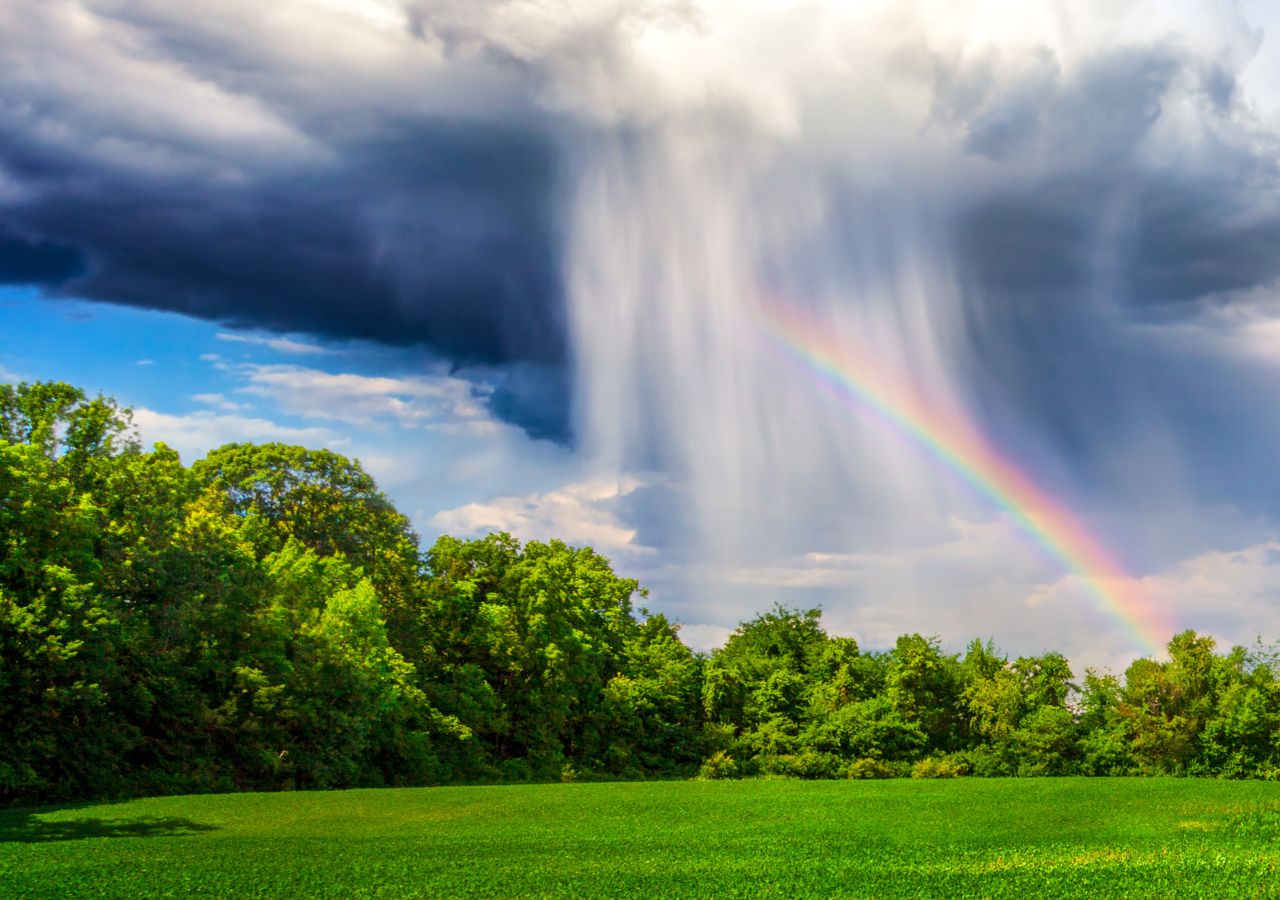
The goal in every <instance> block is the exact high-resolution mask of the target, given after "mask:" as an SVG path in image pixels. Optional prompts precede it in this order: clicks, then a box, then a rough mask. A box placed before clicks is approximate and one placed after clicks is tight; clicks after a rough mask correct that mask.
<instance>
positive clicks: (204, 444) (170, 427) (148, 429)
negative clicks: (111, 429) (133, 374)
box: [133, 407, 346, 462]
mask: <svg viewBox="0 0 1280 900" xmlns="http://www.w3.org/2000/svg"><path fill="white" fill-rule="evenodd" d="M133 421H134V425H135V426H136V427H137V429H138V433H139V434H140V435H141V436H142V439H143V441H144V442H146V443H147V444H152V443H155V442H157V441H163V442H164V443H165V444H168V445H169V446H170V447H172V448H174V449H175V450H177V451H178V452H179V453H181V454H182V457H183V458H184V459H185V460H187V461H188V462H191V461H192V460H195V459H199V458H200V457H202V456H204V455H205V454H206V453H208V452H209V451H210V450H212V449H214V448H216V447H220V446H222V445H223V444H228V443H235V442H244V441H253V442H266V441H282V442H287V443H291V444H302V445H304V446H311V447H315V446H324V447H338V446H341V445H342V444H344V443H345V442H346V440H345V438H343V437H342V436H341V435H338V434H335V433H334V432H332V431H330V430H328V429H326V428H314V427H303V428H294V427H290V426H288V425H281V424H279V423H278V422H273V421H271V420H270V419H263V418H257V417H247V416H239V415H231V414H220V413H215V412H211V411H206V410H201V411H199V412H194V413H189V414H187V415H170V414H168V413H162V412H157V411H155V410H153V409H147V408H146V407H142V408H139V409H135V410H134V411H133Z"/></svg>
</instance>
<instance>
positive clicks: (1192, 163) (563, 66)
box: [0, 0, 1280, 669]
mask: <svg viewBox="0 0 1280 900" xmlns="http://www.w3.org/2000/svg"><path fill="white" fill-rule="evenodd" d="M1278 149H1280V12H1278V11H1277V10H1276V8H1275V7H1274V5H1273V4H1268V3H1265V2H1261V0H1249V2H1225V0H1224V2H1211V0H1198V2H1192V0H1184V2H1172V3H1170V2H1163V3H1147V2H1139V0H1129V2H1122V3H1116V2H1109V3H1102V2H1098V3H1093V2H1079V3H1071V4H1063V3H1057V2H1027V3H1021V4H1018V5H1017V7H1016V9H1011V8H1010V7H1009V5H1008V4H1001V3H996V2H984V0H953V2H948V3H942V2H931V0H899V2H866V3H859V4H844V3H827V2H819V0H807V2H806V0H790V2H788V0H738V2H727V0H651V2H645V3H636V2H621V0H541V2H534V0H463V2H458V0H434V2H420V0H406V2H403V3H401V2H392V0H280V2H276V3H272V4H261V3H250V2H247V0H217V2H210V3H205V4H199V8H198V9H196V8H195V7H192V6H191V5H190V4H185V3H175V2H162V0H132V2H118V0H11V2H8V3H6V4H4V5H3V8H0V376H2V377H4V378H5V379H9V380H38V379H59V380H65V381H69V382H72V383H75V384H78V385H80V386H82V387H84V388H86V389H88V390H89V391H91V392H102V393H105V394H108V395H111V396H114V397H116V398H117V399H119V400H120V401H121V402H122V403H124V404H127V405H129V406H130V407H132V408H133V410H134V418H135V422H136V424H137V427H138V430H139V432H140V434H141V435H142V437H143V438H144V440H145V441H147V442H155V441H163V442H165V443H167V444H169V445H170V446H173V447H175V448H176V449H178V450H179V451H180V452H181V454H182V456H183V458H184V459H185V460H186V461H188V462H190V461H193V460H195V459H197V458H199V457H200V456H201V455H202V454H203V453H205V452H207V451H208V450H209V449H211V448H213V447H216V446H219V445H220V444H222V443H226V442H230V441H267V440H280V441H287V442H290V443H298V444H304V445H308V446H324V447H329V448H332V449H334V450H337V451H339V452H342V453H344V454H347V455H349V456H352V457H356V458H358V459H359V460H360V461H361V462H362V464H363V465H364V466H365V467H366V468H367V469H368V470H369V471H370V472H371V473H372V474H373V475H374V476H375V477H376V478H377V480H378V482H379V484H380V485H381V487H382V488H383V489H384V490H385V491H386V492H387V494H388V495H389V496H390V497H391V498H392V499H393V500H394V501H395V502H396V504H397V505H398V506H399V508H401V509H402V510H403V511H404V512H405V513H406V514H408V515H409V516H410V517H411V519H412V521H413V523H414V526H415V528H416V529H417V531H418V532H419V534H420V535H421V536H422V537H423V540H424V542H428V543H429V542H430V541H431V540H433V539H434V537H435V536H437V535H439V534H442V533H451V534H457V535H481V534H484V533H486V532H488V531H490V530H506V531H509V532H511V533H512V534H515V535H516V536H517V537H520V538H522V539H526V540H528V539H549V538H553V537H556V538H561V539H564V540H566V541H569V542H570V543H574V544H590V545H592V546H594V547H596V548H597V549H598V550H600V551H601V552H602V553H604V554H605V555H607V556H609V557H610V559H612V560H613V562H614V564H615V568H616V569H617V570H619V571H620V572H621V573H623V574H626V575H629V576H634V577H637V578H639V579H640V580H641V582H642V583H643V584H644V585H646V586H647V587H648V588H649V589H650V596H649V597H648V598H647V600H645V601H644V603H645V604H646V605H647V606H648V607H649V608H651V609H653V610H655V611H662V612H665V613H667V614H668V615H670V616H671V617H673V618H675V619H677V620H679V621H680V622H682V623H684V626H683V627H684V631H683V634H684V636H685V638H686V640H687V641H689V643H690V644H691V645H693V646H695V647H697V648H698V649H708V648H710V647H713V646H715V645H717V644H718V643H719V642H722V641H723V640H724V639H725V637H726V636H727V635H728V634H729V632H730V631H731V630H732V628H733V627H734V626H735V625H736V624H737V623H738V622H739V621H742V620H743V619H745V618H749V617H751V616H753V615H755V614H756V613H758V612H760V611H762V610H765V609H767V608H769V607H770V606H771V605H772V604H774V603H784V604H788V605H791V606H801V607H808V606H813V605H821V606H822V608H823V609H824V615H825V621H826V622H827V625H828V627H829V628H831V629H832V630H833V631H837V632H839V633H843V634H850V635H853V636H855V637H856V638H857V639H858V640H859V641H860V643H862V644H863V645H864V646H867V647H873V648H883V647H887V646H890V645H891V644H892V641H893V639H894V637H895V636H896V635H898V634H901V633H905V632H913V631H914V632H921V633H925V634H936V635H938V636H939V637H940V638H941V639H942V641H943V643H944V645H946V646H948V647H949V648H951V649H956V650H958V649H961V648H962V647H963V644H964V643H965V642H967V641H968V640H969V639H970V638H971V637H977V636H981V637H986V636H990V637H992V638H993V639H994V640H995V642H996V644H997V645H999V646H1001V647H1003V648H1005V649H1006V650H1007V651H1009V652H1012V653H1036V652H1042V651H1044V650H1046V649H1058V650H1062V651H1064V652H1066V653H1067V654H1068V655H1069V656H1070V657H1071V658H1072V659H1073V661H1076V662H1077V664H1078V667H1083V666H1085V665H1097V666H1106V667H1111V668H1113V669H1119V668H1122V667H1123V666H1124V665H1125V664H1127V662H1128V661H1129V660H1131V659H1132V658H1134V656H1135V655H1137V654H1139V653H1146V652H1149V650H1150V647H1151V645H1159V644H1160V643H1162V642H1163V641H1164V640H1167V638H1168V636H1169V634H1171V633H1172V631H1173V630H1174V629H1181V628H1187V627H1192V628H1196V629H1198V630H1200V631H1203V632H1207V633H1210V634H1213V635H1214V636H1215V637H1217V638H1218V639H1219V640H1220V641H1221V642H1222V643H1223V644H1224V645H1231V644H1235V643H1243V644H1246V645H1247V644H1250V643H1252V642H1253V640H1254V639H1255V638H1256V637H1259V636H1261V637H1263V638H1265V639H1267V640H1273V639H1277V638H1280V527H1278V524H1277V523H1278V521H1280V478H1277V477H1276V474H1275V460H1276V458H1277V453H1276V450H1277V448H1278V447H1280V415H1277V413H1278V412H1280V408H1277V405H1278V404H1280V400H1277V399H1276V398H1278V397H1280V391H1277V390H1276V386H1277V382H1278V379H1280V284H1278V279H1280V172H1278V171H1277V150H1278ZM788 317H792V318H795V319H796V320H797V321H800V320H802V321H804V322H807V323H809V326H810V331H811V332H812V333H813V334H814V335H818V336H820V337H821V341H822V342H825V343H828V344H829V345H830V347H829V349H831V351H832V353H833V354H834V355H835V356H836V357H838V358H839V359H840V360H843V365H844V366H845V369H844V371H845V374H846V375H847V374H848V373H850V372H860V373H862V374H863V375H865V374H866V372H868V371H870V370H871V369H874V370H875V371H876V372H878V373H880V374H879V375H877V376H876V379H877V380H875V381H874V383H873V384H872V385H871V386H872V387H873V388H875V390H873V391H872V392H871V393H873V394H875V393H877V391H878V396H879V397H880V398H881V399H882V400H883V399H884V398H886V397H887V398H890V399H891V400H892V402H891V403H890V404H889V405H890V406H891V407H894V408H895V409H896V410H897V412H898V413H901V412H902V410H903V409H907V408H909V407H910V408H914V406H913V405H915V406H918V407H919V408H922V409H928V410H931V411H932V412H931V413H930V414H929V417H932V424H935V425H936V424H938V423H942V422H952V423H956V422H958V423H961V424H960V425H957V426H954V427H952V428H951V430H950V431H947V432H946V434H944V437H945V436H946V435H948V434H949V435H950V437H951V438H952V439H953V444H952V449H954V448H955V446H956V445H955V444H954V439H955V436H956V434H958V433H959V431H963V432H965V433H972V434H974V435H979V436H981V441H982V442H985V444H986V445H987V446H989V447H990V448H992V455H993V457H995V458H998V459H999V460H1001V461H1002V464H1007V465H1008V467H1009V468H1010V470H1011V471H1016V472H1018V473H1019V477H1022V478H1025V479H1026V480H1027V481H1028V482H1029V483H1033V484H1034V485H1035V486H1036V490H1037V492H1038V496H1040V497H1041V498H1042V499H1043V503H1042V506H1043V508H1041V509H1030V508H1029V507H1026V506H1025V504H1024V506H1022V507H1019V506H1018V505H1017V504H1016V503H1015V504H1013V505H1012V506H1010V505H1008V504H1005V505H1002V504H1001V503H1000V502H998V500H993V498H992V495H991V492H990V491H987V492H985V493H984V491H983V490H982V489H981V486H980V485H976V483H975V481H974V479H973V478H972V477H967V476H966V475H965V472H964V469H965V465H966V464H967V463H966V461H965V460H963V459H962V460H961V464H959V465H957V464H956V463H955V462H954V461H953V462H948V461H947V460H946V459H945V458H944V457H945V454H943V455H939V453H938V452H935V451H932V450H930V448H929V446H927V444H926V443H925V442H922V441H921V440H920V439H919V437H918V436H917V437H913V436H912V435H911V433H910V431H911V428H910V427H904V426H903V424H902V422H903V420H902V416H901V415H899V416H898V418H897V420H895V419H894V416H893V415H886V414H885V413H884V411H883V410H881V411H879V412H877V410H876V408H875V404H874V403H872V402H870V401H868V399H867V396H866V392H864V394H863V395H862V396H861V398H860V397H859V396H857V395H856V392H853V393H851V392H850V391H849V390H848V389H847V388H845V389H842V388H840V386H839V385H837V384H834V383H833V381H832V379H831V378H830V377H826V376H824V375H823V373H822V371H820V370H819V369H817V368H815V367H814V365H813V364H812V359H811V357H812V353H808V350H812V349H813V348H812V347H810V348H808V350H806V349H805V348H801V350H802V352H800V353H796V352H794V349H795V348H792V349H790V350H789V349H788V346H787V342H786V340H785V339H784V338H782V337H780V335H781V334H782V330H781V328H780V326H779V325H778V323H779V322H780V321H782V320H783V319H787V318H788ZM814 340H818V337H815V338H814ZM806 353H808V355H807V356H806ZM868 367H870V368H868ZM846 380H847V379H846ZM866 386H867V384H866V383H864V384H863V387H866ZM894 398H896V399H894ZM908 418H909V417H908ZM895 421H896V424H895ZM909 424H910V423H908V425H909ZM924 424H930V423H929V422H926V423H924ZM957 429H959V431H957ZM944 431H945V429H944ZM943 443H944V444H946V441H945V440H944V441H943ZM972 462H973V460H972V459H970V460H968V463H972ZM969 468H970V469H972V466H969ZM970 474H972V473H970ZM1028 496H1029V495H1028ZM1053 511H1064V512H1063V513H1062V514H1063V515H1065V516H1067V517H1068V518H1069V519H1070V520H1071V521H1072V522H1074V523H1075V524H1076V525H1078V526H1079V530H1080V532H1081V533H1082V534H1085V535H1087V542H1088V543H1089V546H1090V547H1094V548H1096V550H1097V553H1096V554H1094V555H1095V556H1099V555H1100V556H1102V557H1105V558H1106V559H1107V560H1108V561H1109V562H1108V565H1111V564H1114V565H1113V569H1114V570H1113V571H1112V570H1109V572H1110V574H1109V575H1108V576H1107V577H1106V578H1105V579H1102V580H1099V579H1098V578H1097V577H1094V576H1096V574H1097V567H1096V566H1092V565H1085V566H1083V568H1082V571H1081V570H1077V569H1079V568H1080V567H1077V568H1073V564H1072V563H1073V559H1071V558H1064V557H1063V555H1062V554H1058V555H1055V552H1053V550H1052V548H1049V549H1048V550H1046V546H1047V545H1046V539H1045V538H1044V534H1039V535H1038V534H1037V530H1038V526H1037V523H1041V524H1043V523H1048V524H1047V525H1045V528H1044V529H1042V530H1043V531H1045V532H1046V533H1050V538H1052V537H1053V536H1054V534H1055V533H1056V532H1054V522H1059V524H1060V522H1061V521H1065V520H1062V519H1052V518H1051V517H1050V518H1046V516H1047V515H1048V514H1049V513H1051V512H1053ZM1021 514H1026V515H1023V517H1022V518H1020V515H1021ZM1028 523H1030V526H1029V525H1028ZM1064 527H1065V526H1064ZM1058 536H1059V537H1060V536H1061V535H1060V534H1058ZM1050 543H1051V541H1050ZM1086 555H1088V554H1086ZM1067 556H1068V557H1070V556H1071V554H1070V553H1068V554H1067ZM1090 558H1093V557H1090ZM1076 561H1077V562H1078V560H1076ZM1091 579H1092V580H1091ZM1139 605H1143V606H1145V607H1146V608H1148V609H1149V610H1152V611H1154V612H1152V615H1151V616H1149V617H1148V618H1147V619H1146V620H1145V624H1144V623H1143V622H1142V621H1139V620H1141V619H1142V617H1141V616H1139V615H1138V614H1137V613H1136V612H1135V610H1136V609H1137V607H1138V606H1139Z"/></svg>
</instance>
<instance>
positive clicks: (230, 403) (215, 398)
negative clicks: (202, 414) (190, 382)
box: [191, 393, 253, 412]
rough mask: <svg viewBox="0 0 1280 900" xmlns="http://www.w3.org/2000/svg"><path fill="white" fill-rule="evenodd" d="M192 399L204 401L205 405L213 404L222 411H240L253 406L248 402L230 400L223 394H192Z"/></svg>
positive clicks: (199, 401) (198, 401)
mask: <svg viewBox="0 0 1280 900" xmlns="http://www.w3.org/2000/svg"><path fill="white" fill-rule="evenodd" d="M191 399H192V400H194V401H196V402H197V403H203V404H204V405H205V406H212V407H214V408H215V409H218V410H221V411H222V412H240V411H242V410H246V409H252V408H253V407H252V406H251V405H250V404H248V403H236V402H235V401H234V400H228V399H227V398H226V397H224V396H223V395H222V394H217V393H214V394H192V395H191Z"/></svg>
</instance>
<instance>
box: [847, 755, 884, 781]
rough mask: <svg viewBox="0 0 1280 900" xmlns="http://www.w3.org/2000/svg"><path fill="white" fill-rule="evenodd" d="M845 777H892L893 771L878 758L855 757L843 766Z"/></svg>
mask: <svg viewBox="0 0 1280 900" xmlns="http://www.w3.org/2000/svg"><path fill="white" fill-rule="evenodd" d="M844 775H845V777H846V778H892V777H893V776H894V771H893V769H891V768H890V767H889V766H888V764H887V763H885V762H884V761H883V760H879V759H855V760H854V761H853V762H851V763H849V764H848V765H847V766H845V767H844Z"/></svg>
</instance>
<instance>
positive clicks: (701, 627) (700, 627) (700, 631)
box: [680, 624, 733, 653]
mask: <svg viewBox="0 0 1280 900" xmlns="http://www.w3.org/2000/svg"><path fill="white" fill-rule="evenodd" d="M731 634H733V629H732V628H725V627H724V626H723V625H706V624H694V625H681V626H680V640H682V641H684V645H685V646H686V647H688V648H689V649H690V650H695V651H698V652H700V653H710V652H711V651H712V650H718V649H719V648H721V647H723V646H724V645H725V644H726V643H727V642H728V640H729V636H730V635H731Z"/></svg>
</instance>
